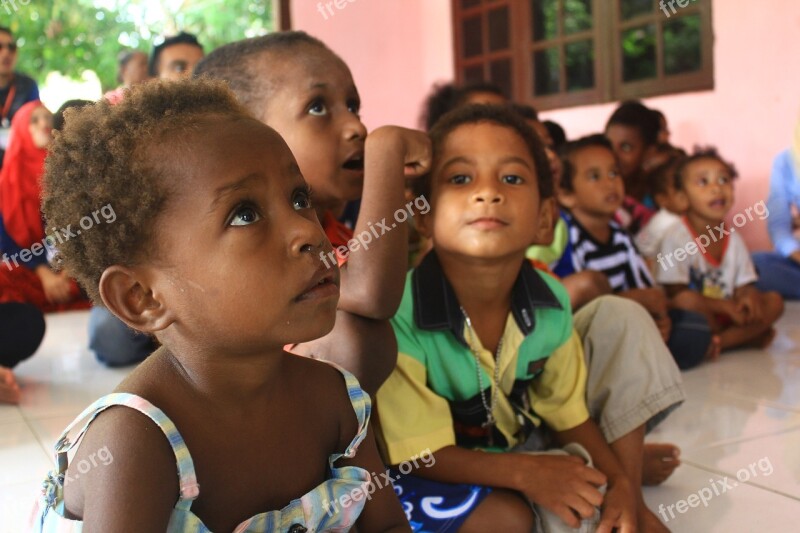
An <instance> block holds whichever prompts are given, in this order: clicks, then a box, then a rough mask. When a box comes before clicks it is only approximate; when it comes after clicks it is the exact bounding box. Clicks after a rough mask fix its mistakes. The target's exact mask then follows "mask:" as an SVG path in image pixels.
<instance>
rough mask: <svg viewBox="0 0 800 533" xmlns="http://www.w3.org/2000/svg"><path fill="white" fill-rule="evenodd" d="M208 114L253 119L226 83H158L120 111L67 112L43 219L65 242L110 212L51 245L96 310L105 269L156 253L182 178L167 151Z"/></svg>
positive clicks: (47, 182)
mask: <svg viewBox="0 0 800 533" xmlns="http://www.w3.org/2000/svg"><path fill="white" fill-rule="evenodd" d="M209 115H215V116H229V117H231V118H232V119H237V118H250V116H249V114H248V113H247V111H246V110H245V109H244V108H242V107H241V105H240V104H239V103H238V102H237V101H236V98H235V97H234V96H233V94H232V93H231V92H230V91H229V90H228V88H227V87H226V86H225V84H224V83H223V82H220V81H210V80H201V81H198V80H181V81H172V82H158V81H154V82H151V83H145V84H141V85H139V86H137V87H135V88H133V89H132V90H131V92H130V93H128V95H127V96H126V97H125V99H124V100H123V101H122V102H120V103H119V104H117V105H111V104H109V103H108V102H107V101H106V100H101V101H99V102H97V103H95V104H92V105H91V106H87V107H84V108H82V109H79V110H74V109H70V110H68V111H67V112H66V117H67V121H66V125H65V126H64V130H63V131H61V132H60V134H59V135H56V136H55V139H54V140H53V143H52V145H51V147H50V149H49V155H48V158H47V162H46V165H45V175H44V187H43V189H44V191H45V193H44V198H43V207H44V215H45V218H46V219H47V226H48V234H49V235H56V234H59V235H60V233H59V231H60V230H61V229H65V228H70V227H71V228H72V231H73V232H74V231H75V228H76V227H77V226H78V224H79V223H81V224H82V222H81V221H82V220H83V219H85V218H86V217H89V218H90V219H91V218H92V216H93V214H94V217H95V219H96V218H98V217H97V215H96V213H97V212H98V210H100V211H102V208H106V207H105V206H110V207H107V208H106V211H108V210H109V209H110V210H111V211H110V212H111V213H113V214H114V221H113V223H105V224H102V223H99V222H96V221H95V222H96V223H94V224H93V226H92V227H91V229H89V230H86V231H83V232H81V234H80V235H77V234H76V235H75V236H72V237H71V238H69V239H65V240H64V241H63V242H61V241H60V240H58V241H56V239H53V241H54V242H52V243H51V244H56V245H57V248H58V254H57V255H56V266H58V267H60V266H64V267H66V268H67V270H68V271H69V273H70V274H71V275H72V276H74V277H75V278H76V279H77V280H78V282H79V283H80V284H81V285H82V286H83V288H84V289H85V290H86V292H87V293H88V294H89V296H90V297H91V298H92V299H93V300H94V301H95V302H96V303H102V302H101V299H100V295H99V292H98V285H99V282H100V276H101V275H102V273H103V271H104V270H105V269H106V268H108V267H109V266H111V265H115V264H117V265H134V264H136V263H137V262H138V261H140V260H143V259H146V258H148V257H150V256H151V254H153V253H155V251H156V249H157V247H156V245H155V243H154V242H153V241H154V235H155V230H156V222H157V219H158V217H159V215H160V213H161V211H162V209H163V207H164V205H165V203H166V202H167V200H168V197H169V189H170V182H171V181H174V180H175V179H180V176H176V175H175V170H174V169H173V168H172V167H169V168H165V164H164V163H163V159H164V158H163V155H162V154H163V153H164V152H163V147H164V145H165V144H166V145H169V144H170V141H171V140H173V139H176V138H179V137H180V136H181V135H185V134H186V133H187V132H196V131H200V130H199V128H200V127H201V124H200V122H201V121H202V120H203V119H204V118H207V117H208V116H209ZM156 151H158V152H159V153H156ZM174 151H175V150H173V152H174ZM109 218H110V217H109Z"/></svg>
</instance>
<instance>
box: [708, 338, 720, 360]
mask: <svg viewBox="0 0 800 533" xmlns="http://www.w3.org/2000/svg"><path fill="white" fill-rule="evenodd" d="M721 353H722V340H721V339H720V338H719V335H712V336H711V344H709V345H708V351H707V352H706V359H708V360H709V361H716V360H717V359H719V355H720V354H721Z"/></svg>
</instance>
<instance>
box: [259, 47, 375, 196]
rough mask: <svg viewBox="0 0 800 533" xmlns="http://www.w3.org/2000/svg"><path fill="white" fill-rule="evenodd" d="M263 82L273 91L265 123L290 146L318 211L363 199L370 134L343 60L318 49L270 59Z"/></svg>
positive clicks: (269, 56) (263, 66) (266, 59)
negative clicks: (366, 146) (322, 208)
mask: <svg viewBox="0 0 800 533" xmlns="http://www.w3.org/2000/svg"><path fill="white" fill-rule="evenodd" d="M259 62H260V66H259V67H258V68H259V69H260V70H259V71H258V72H260V74H259V75H260V76H263V77H268V78H269V82H268V83H269V85H271V86H272V87H273V89H271V93H270V94H269V95H265V98H268V101H267V102H266V105H265V106H264V115H263V116H262V117H259V118H261V120H262V121H263V122H264V123H265V124H267V125H269V126H270V127H272V128H274V129H275V130H276V131H277V132H278V133H280V134H281V136H282V137H283V138H284V139H285V140H286V143H287V144H288V145H289V148H291V150H292V153H294V155H295V157H296V158H297V163H298V164H299V165H300V170H301V171H302V172H303V175H304V176H306V178H307V179H308V182H309V184H311V187H312V188H313V189H314V195H315V198H316V199H317V200H318V203H319V205H320V206H324V207H329V206H330V207H334V206H336V204H342V203H344V202H348V201H351V200H355V199H357V198H359V197H360V196H361V190H362V188H363V184H364V141H365V139H366V136H367V129H366V127H365V126H364V124H363V123H362V122H361V119H360V118H359V109H360V106H361V101H360V98H359V96H358V91H357V90H356V86H355V83H353V78H352V76H351V75H350V71H349V70H348V68H347V66H346V65H345V64H344V63H343V62H342V60H341V59H339V58H338V57H336V56H335V55H333V54H332V53H330V52H328V51H327V50H324V49H322V48H320V47H318V46H314V45H305V44H303V45H300V46H298V47H297V48H296V51H295V52H294V53H291V54H289V53H283V54H272V53H267V54H264V55H263V56H262V59H259Z"/></svg>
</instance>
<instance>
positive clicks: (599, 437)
mask: <svg viewBox="0 0 800 533" xmlns="http://www.w3.org/2000/svg"><path fill="white" fill-rule="evenodd" d="M555 434H556V440H558V442H559V443H560V444H561V445H562V446H563V445H566V444H569V443H570V442H576V443H578V444H580V445H581V446H583V447H584V448H586V451H587V452H589V455H591V456H592V461H593V462H594V465H595V468H597V469H598V470H600V471H601V472H602V473H604V474H605V475H606V476H607V477H608V479H609V482H612V483H613V482H614V480H617V479H620V476H623V477H624V476H625V471H624V470H623V469H622V465H621V464H620V462H619V460H617V457H616V456H615V455H614V452H612V451H611V448H610V447H609V445H608V443H607V442H606V440H605V438H603V434H602V433H601V432H600V429H599V428H598V427H597V424H595V423H594V421H593V420H591V419H589V420H587V421H586V422H584V423H583V424H581V425H580V426H578V427H575V428H572V429H568V430H566V431H557V432H555Z"/></svg>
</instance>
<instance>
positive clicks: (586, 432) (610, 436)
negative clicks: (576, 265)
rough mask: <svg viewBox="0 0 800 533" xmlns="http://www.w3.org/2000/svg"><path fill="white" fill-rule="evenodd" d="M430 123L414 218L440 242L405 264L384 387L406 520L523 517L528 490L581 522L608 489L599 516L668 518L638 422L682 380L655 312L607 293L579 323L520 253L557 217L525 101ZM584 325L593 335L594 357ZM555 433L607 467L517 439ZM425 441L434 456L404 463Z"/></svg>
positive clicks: (528, 518) (646, 520)
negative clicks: (523, 109) (421, 463)
mask: <svg viewBox="0 0 800 533" xmlns="http://www.w3.org/2000/svg"><path fill="white" fill-rule="evenodd" d="M431 136H432V140H433V146H434V166H433V170H432V172H431V175H430V177H429V178H428V179H426V180H424V181H423V182H421V183H420V186H421V187H420V192H422V193H424V194H426V195H428V196H429V197H430V198H431V210H430V212H429V213H428V214H426V215H424V216H422V217H421V218H420V220H419V223H420V228H421V230H422V231H423V232H424V233H425V234H426V236H428V237H429V238H431V239H432V240H433V243H434V247H433V251H432V252H431V253H430V254H428V255H427V256H426V257H425V259H424V260H423V262H422V264H421V265H420V266H419V267H418V268H416V269H414V270H413V271H412V272H410V273H409V274H408V275H407V279H406V288H405V293H404V296H403V301H402V303H401V305H400V310H399V311H398V314H397V315H396V316H395V317H394V318H393V319H392V324H393V326H394V328H395V333H396V335H397V338H398V345H399V350H400V354H399V357H398V366H397V368H396V369H395V371H394V372H393V373H392V375H391V376H390V377H389V379H388V380H387V381H386V383H385V384H384V385H383V387H382V388H381V389H380V390H379V391H378V397H377V405H378V409H379V411H380V421H379V426H380V428H381V438H380V440H381V441H382V445H383V448H384V458H385V459H386V460H387V462H388V463H389V464H392V465H396V466H395V468H394V469H392V470H391V471H390V472H391V474H392V475H393V476H394V477H395V482H394V483H395V489H396V490H397V492H398V494H399V495H400V498H401V501H402V502H403V506H404V508H405V509H406V512H407V516H409V517H410V520H411V524H412V526H413V527H415V530H425V531H442V532H450V531H461V532H470V531H509V532H511V531H515V532H516V531H525V532H528V531H531V527H532V526H533V524H534V515H533V512H532V511H531V507H530V505H531V502H533V503H535V504H537V505H539V506H540V507H541V508H542V509H545V510H549V511H553V512H555V513H556V514H557V515H558V517H560V519H561V520H563V521H564V522H565V523H566V524H568V525H570V526H571V527H577V526H578V525H579V517H581V518H584V519H585V518H588V517H591V516H592V514H593V512H594V509H595V507H596V506H600V505H601V502H602V507H603V512H602V516H601V523H602V527H604V528H609V530H610V528H611V527H620V528H621V531H624V532H628V531H631V532H632V531H636V523H637V521H638V523H639V524H640V525H641V527H642V529H643V530H647V531H650V530H663V529H662V528H661V526H660V523H659V522H658V519H657V518H656V517H655V516H654V515H653V514H652V513H651V512H650V511H649V510H647V508H646V507H645V506H644V503H643V500H642V498H641V491H640V489H639V487H640V485H641V483H642V474H643V466H644V465H643V463H644V460H645V459H644V458H645V453H644V450H643V439H644V432H645V430H646V427H649V426H650V425H651V424H654V423H656V422H657V421H658V420H659V419H660V418H662V417H663V416H666V413H668V412H669V411H670V410H671V409H672V408H674V407H675V406H676V405H677V404H679V403H680V402H681V401H682V399H683V393H682V390H681V386H680V376H679V373H678V371H677V368H676V367H675V364H674V362H673V361H672V359H671V357H670V356H669V354H668V353H667V352H666V350H665V348H664V347H663V344H661V345H660V346H659V344H658V343H657V342H654V341H657V340H658V337H659V336H658V332H657V330H656V328H655V326H654V325H653V323H652V321H651V320H649V318H648V317H646V316H644V318H645V319H646V320H642V315H643V314H642V313H641V312H639V308H638V306H636V305H635V304H633V303H630V302H627V301H625V300H623V299H620V298H615V297H612V296H607V297H603V298H599V299H598V300H596V302H594V303H592V304H590V305H588V306H587V307H586V308H585V309H583V310H581V311H580V312H579V313H578V314H577V315H576V317H575V326H576V329H578V330H579V331H578V332H577V333H576V331H575V330H574V329H573V318H572V313H571V309H570V306H569V299H568V296H567V294H566V291H565V290H564V288H563V286H561V285H560V284H559V283H558V282H557V280H556V279H555V278H554V277H552V276H550V275H548V274H546V273H543V272H540V271H537V270H535V269H534V268H533V267H532V266H531V263H530V262H529V261H527V260H526V259H525V251H526V249H527V248H528V245H529V243H530V242H532V241H533V240H535V239H537V238H539V237H540V235H541V233H542V232H545V231H547V230H549V226H550V222H551V220H552V219H551V217H550V216H549V214H547V213H545V214H544V215H543V213H542V210H543V206H545V205H546V202H547V200H548V198H549V197H550V196H552V194H553V189H552V185H553V184H552V179H551V177H550V175H549V174H550V172H549V167H548V161H547V157H546V155H545V153H544V150H543V146H542V143H541V141H540V140H539V138H538V137H537V136H536V134H535V133H534V132H533V131H532V130H531V128H530V127H529V126H528V125H527V124H526V123H525V122H524V121H523V120H522V119H521V118H520V117H519V116H518V115H517V114H515V113H514V112H512V111H511V110H509V109H508V108H506V107H497V106H468V107H463V108H460V109H457V110H455V111H453V112H452V113H450V114H448V115H446V116H445V117H443V118H442V119H441V121H440V122H439V123H437V125H436V126H435V128H434V130H433V131H432V132H431ZM612 317H613V320H612ZM616 319H618V320H616ZM629 328H631V329H632V331H631V329H629ZM626 330H627V331H626ZM579 335H585V337H586V338H592V339H595V341H596V348H597V349H596V350H594V351H593V352H587V353H586V361H585V360H584V350H583V347H582V343H581V339H580V337H579ZM645 339H646V340H645ZM631 348H638V349H631ZM642 348H643V349H642ZM616 353H619V354H620V357H619V358H614V357H611V355H612V354H616ZM587 364H588V376H587ZM609 379H612V380H614V383H610V382H609V381H608V380H609ZM617 380H619V381H617ZM587 404H588V408H587ZM590 412H591V414H592V415H593V416H594V417H595V418H596V419H597V420H598V424H599V426H600V427H599V429H598V425H596V424H595V422H594V421H593V420H592V419H591V418H590ZM542 421H543V422H544V423H545V424H546V426H547V430H546V431H545V430H544V429H543V426H542ZM604 437H605V438H604ZM551 442H553V443H558V444H559V445H564V444H566V443H569V442H577V443H579V444H581V445H583V446H584V447H585V448H586V449H587V450H588V451H589V453H590V454H591V457H592V459H593V461H594V463H595V464H596V465H597V468H598V469H599V470H600V471H601V472H602V474H600V473H599V472H597V471H595V470H592V469H589V468H587V467H586V466H584V465H583V464H582V461H580V460H578V459H576V458H574V457H571V458H564V457H554V456H549V455H530V454H527V453H523V452H527V451H535V450H542V449H544V448H545V447H547V446H548V445H549V444H550V443H551ZM606 442H609V443H610V445H609V444H607V443H606ZM422 450H431V451H433V456H434V458H435V463H432V464H430V465H426V466H427V467H426V468H418V469H416V470H413V472H409V470H410V468H408V466H409V465H410V464H411V463H408V462H407V461H409V460H413V458H414V457H415V456H418V455H419V454H420V452H421V451H422ZM480 450H491V451H495V452H505V453H484V452H482V451H480ZM663 462H665V463H666V461H663ZM672 468H674V466H672ZM670 471H671V469H670ZM398 472H399V475H398ZM666 475H668V474H666ZM604 483H607V485H608V486H607V493H606V495H605V497H603V496H602V495H601V493H600V492H599V491H598V487H599V486H600V485H603V484H604ZM432 503H433V505H432Z"/></svg>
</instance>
